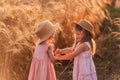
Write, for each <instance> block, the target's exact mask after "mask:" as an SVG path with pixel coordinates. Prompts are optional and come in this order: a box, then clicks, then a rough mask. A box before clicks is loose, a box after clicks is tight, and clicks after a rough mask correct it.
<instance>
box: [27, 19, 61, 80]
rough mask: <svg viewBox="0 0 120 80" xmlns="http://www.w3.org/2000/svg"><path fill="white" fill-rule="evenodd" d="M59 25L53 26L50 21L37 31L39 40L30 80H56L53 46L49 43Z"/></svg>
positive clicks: (42, 23)
mask: <svg viewBox="0 0 120 80" xmlns="http://www.w3.org/2000/svg"><path fill="white" fill-rule="evenodd" d="M58 26H59V24H58V23H56V24H55V25H53V24H52V23H51V22H50V21H48V20H45V21H42V22H41V23H40V24H39V26H38V27H37V28H36V30H35V34H36V35H37V36H38V38H39V40H38V42H37V44H36V47H35V51H34V55H33V59H32V62H31V67H30V71H29V76H28V80H56V75H55V71H54V66H53V62H54V56H53V46H52V45H51V44H49V41H50V40H51V39H52V38H53V34H54V32H55V30H56V29H57V28H58Z"/></svg>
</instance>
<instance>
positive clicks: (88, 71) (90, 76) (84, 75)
mask: <svg viewBox="0 0 120 80" xmlns="http://www.w3.org/2000/svg"><path fill="white" fill-rule="evenodd" d="M85 44H86V45H87V46H88V47H89V50H88V51H84V52H82V53H80V54H79V55H78V56H76V57H75V59H74V68H73V80H97V75H96V70H95V65H94V62H93V59H92V57H91V55H90V52H91V46H90V43H89V42H85Z"/></svg>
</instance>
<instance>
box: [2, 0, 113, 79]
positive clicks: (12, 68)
mask: <svg viewBox="0 0 120 80" xmlns="http://www.w3.org/2000/svg"><path fill="white" fill-rule="evenodd" d="M111 1H112V0H109V1H108V0H96V1H95V0H91V1H89V0H61V1H59V0H0V15H1V17H0V80H27V76H28V71H29V67H30V63H31V59H32V54H33V51H34V46H35V42H36V39H37V38H36V37H35V36H34V35H33V34H32V32H33V31H34V28H35V27H36V25H38V23H39V22H40V21H42V20H44V19H49V20H51V21H52V22H53V23H54V22H59V23H60V24H61V28H62V30H61V31H60V32H58V33H57V34H56V41H55V45H56V47H59V48H63V47H66V46H71V45H72V44H73V42H74V37H73V31H72V26H71V23H72V22H73V21H79V20H80V19H87V20H90V21H91V22H92V23H93V25H94V26H95V32H96V35H100V33H101V31H100V27H99V26H101V22H102V21H103V19H104V18H107V16H106V9H105V7H106V5H110V4H111ZM6 75H7V76H6Z"/></svg>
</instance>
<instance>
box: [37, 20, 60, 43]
mask: <svg viewBox="0 0 120 80" xmlns="http://www.w3.org/2000/svg"><path fill="white" fill-rule="evenodd" d="M58 27H59V23H56V24H54V25H53V24H52V23H51V22H50V21H49V20H45V21H42V22H40V24H39V25H38V27H37V28H36V29H35V34H36V35H37V36H38V37H39V38H40V39H39V41H38V43H41V42H43V41H45V40H47V39H48V38H49V37H50V36H51V35H52V34H53V33H54V31H55V30H56V29H57V28H58Z"/></svg>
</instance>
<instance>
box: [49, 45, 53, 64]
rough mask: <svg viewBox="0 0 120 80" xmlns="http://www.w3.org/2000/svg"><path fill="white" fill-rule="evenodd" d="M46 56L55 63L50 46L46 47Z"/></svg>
mask: <svg viewBox="0 0 120 80" xmlns="http://www.w3.org/2000/svg"><path fill="white" fill-rule="evenodd" d="M48 56H49V58H50V60H51V62H53V63H54V62H55V59H54V53H53V49H52V46H50V47H48Z"/></svg>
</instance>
